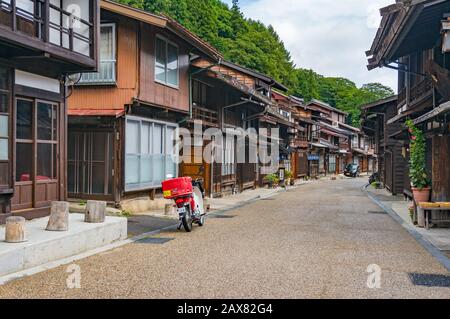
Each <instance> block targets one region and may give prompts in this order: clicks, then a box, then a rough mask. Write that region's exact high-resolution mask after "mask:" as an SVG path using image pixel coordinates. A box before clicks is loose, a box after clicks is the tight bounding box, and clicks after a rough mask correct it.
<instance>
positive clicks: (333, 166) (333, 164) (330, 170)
mask: <svg viewBox="0 0 450 319" xmlns="http://www.w3.org/2000/svg"><path fill="white" fill-rule="evenodd" d="M335 172H336V155H330V157H329V163H328V173H335Z"/></svg>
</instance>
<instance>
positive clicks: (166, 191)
mask: <svg viewBox="0 0 450 319" xmlns="http://www.w3.org/2000/svg"><path fill="white" fill-rule="evenodd" d="M162 190H163V195H164V198H165V199H174V198H177V197H183V196H190V195H191V194H192V193H193V188H192V178H190V177H180V178H172V179H168V180H166V181H164V182H163V183H162Z"/></svg>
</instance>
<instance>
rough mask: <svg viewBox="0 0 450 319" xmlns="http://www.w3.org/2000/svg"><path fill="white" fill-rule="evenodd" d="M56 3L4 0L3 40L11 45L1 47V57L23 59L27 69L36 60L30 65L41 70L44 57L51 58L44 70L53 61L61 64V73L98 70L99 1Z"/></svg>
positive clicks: (0, 8) (0, 11)
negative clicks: (60, 4)
mask: <svg viewBox="0 0 450 319" xmlns="http://www.w3.org/2000/svg"><path fill="white" fill-rule="evenodd" d="M54 3H56V2H54V1H51V0H0V43H1V46H3V47H5V48H6V47H7V48H8V49H7V50H0V57H2V58H5V59H12V60H14V59H17V60H19V59H20V65H21V66H23V67H24V68H27V64H31V63H32V62H34V65H30V66H29V67H28V68H34V69H39V66H36V64H40V63H36V59H40V60H41V61H42V60H47V61H44V64H43V65H42V64H41V65H40V66H41V69H45V68H46V67H47V66H49V65H50V64H49V60H51V62H56V63H57V64H59V65H56V66H55V67H56V68H58V71H57V72H67V73H77V72H79V71H93V70H95V69H96V67H97V64H96V59H97V49H96V43H97V37H98V35H97V34H98V18H97V15H98V12H99V0H85V1H81V2H80V1H76V0H67V1H64V2H63V3H64V4H63V5H62V6H58V5H55V4H54ZM69 11H70V12H69ZM32 60H34V61H32ZM18 63H19V62H18ZM44 65H45V66H44ZM33 71H36V70H33ZM43 72H44V73H45V70H43Z"/></svg>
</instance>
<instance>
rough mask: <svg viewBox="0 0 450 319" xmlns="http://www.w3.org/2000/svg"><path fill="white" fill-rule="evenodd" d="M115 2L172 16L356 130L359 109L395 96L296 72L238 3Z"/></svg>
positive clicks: (273, 38)
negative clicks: (341, 114)
mask: <svg viewBox="0 0 450 319" xmlns="http://www.w3.org/2000/svg"><path fill="white" fill-rule="evenodd" d="M116 1H118V2H121V3H125V4H128V5H131V6H134V7H136V8H140V9H145V10H147V11H150V12H154V13H164V14H167V15H169V16H171V17H172V18H174V19H175V20H177V21H178V22H179V23H181V24H183V25H184V26H185V27H186V28H188V29H189V30H191V31H192V32H194V33H196V34H197V35H199V36H200V37H201V38H202V39H204V40H206V41H208V42H209V43H211V44H212V45H213V46H215V47H216V48H217V49H218V50H220V51H221V52H222V53H223V55H224V57H225V58H226V59H227V60H230V61H232V62H235V63H238V64H241V65H243V66H246V67H248V68H251V69H254V70H256V71H259V72H262V73H264V74H267V75H269V76H271V77H273V78H274V79H275V80H277V81H279V82H281V83H283V84H284V85H285V86H287V87H288V88H289V90H290V92H289V93H290V94H293V95H297V96H300V97H303V98H304V99H305V100H306V101H309V100H311V99H320V100H323V101H324V102H327V103H329V104H330V105H332V106H333V107H337V108H339V109H341V110H343V111H346V112H348V113H349V115H350V116H349V123H350V124H353V125H359V115H360V106H361V105H362V104H366V103H370V102H373V101H375V100H377V99H381V98H385V97H387V96H390V95H392V94H394V92H393V90H392V89H390V88H388V87H385V86H383V85H381V84H379V83H369V84H365V85H363V86H362V87H361V88H358V87H357V86H356V84H355V83H353V82H352V81H350V80H348V79H344V78H339V77H324V76H322V75H320V74H317V73H316V72H314V71H313V70H307V69H301V68H297V67H296V66H295V64H294V62H293V60H292V57H291V55H290V52H289V51H288V50H287V49H286V47H285V45H284V43H283V41H282V40H281V39H280V37H279V35H278V34H277V32H276V31H275V30H274V28H273V27H272V26H270V25H269V26H266V25H264V24H263V23H262V22H261V21H255V20H252V19H248V18H246V17H245V16H244V15H243V13H242V12H241V9H240V7H239V1H238V0H233V1H232V6H231V8H230V7H228V5H226V4H225V3H223V2H221V1H220V0H116ZM300 31H301V30H300ZM300 31H299V32H300ZM305 45H307V43H305Z"/></svg>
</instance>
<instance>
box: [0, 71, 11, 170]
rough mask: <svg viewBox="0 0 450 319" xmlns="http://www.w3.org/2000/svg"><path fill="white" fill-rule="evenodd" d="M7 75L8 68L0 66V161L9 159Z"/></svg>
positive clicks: (8, 77) (8, 73) (8, 72)
mask: <svg viewBox="0 0 450 319" xmlns="http://www.w3.org/2000/svg"><path fill="white" fill-rule="evenodd" d="M9 75H10V71H9V69H7V68H2V67H0V161H7V160H8V159H9V101H10V100H9V99H10V96H9V79H10V76H9Z"/></svg>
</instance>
